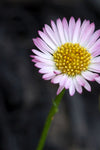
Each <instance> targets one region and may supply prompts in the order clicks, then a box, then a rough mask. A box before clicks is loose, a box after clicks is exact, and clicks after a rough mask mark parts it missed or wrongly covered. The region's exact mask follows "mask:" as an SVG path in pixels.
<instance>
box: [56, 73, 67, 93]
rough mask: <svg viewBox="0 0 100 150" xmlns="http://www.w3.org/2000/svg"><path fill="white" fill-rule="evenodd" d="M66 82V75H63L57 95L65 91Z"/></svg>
mask: <svg viewBox="0 0 100 150" xmlns="http://www.w3.org/2000/svg"><path fill="white" fill-rule="evenodd" d="M65 80H66V75H65V74H64V75H62V77H61V79H60V83H59V88H58V90H57V95H58V94H59V93H60V92H61V91H62V90H63V89H64V86H65Z"/></svg>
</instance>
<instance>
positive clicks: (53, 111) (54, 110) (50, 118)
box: [36, 89, 65, 150]
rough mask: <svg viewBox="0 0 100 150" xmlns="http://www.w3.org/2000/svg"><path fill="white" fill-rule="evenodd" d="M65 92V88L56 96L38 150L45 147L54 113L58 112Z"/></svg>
mask: <svg viewBox="0 0 100 150" xmlns="http://www.w3.org/2000/svg"><path fill="white" fill-rule="evenodd" d="M64 92H65V89H63V90H62V92H61V93H60V94H59V95H57V96H56V97H55V99H54V100H53V105H52V107H51V109H50V111H49V114H48V117H47V119H46V122H45V125H44V129H43V131H42V135H41V138H40V141H39V144H38V146H37V149H36V150H42V149H43V147H44V144H45V140H46V137H47V134H48V131H49V128H50V125H51V122H52V120H53V117H54V115H55V114H56V113H57V112H58V107H59V104H60V101H61V99H62V97H63V95H64Z"/></svg>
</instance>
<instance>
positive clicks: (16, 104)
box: [0, 0, 100, 150]
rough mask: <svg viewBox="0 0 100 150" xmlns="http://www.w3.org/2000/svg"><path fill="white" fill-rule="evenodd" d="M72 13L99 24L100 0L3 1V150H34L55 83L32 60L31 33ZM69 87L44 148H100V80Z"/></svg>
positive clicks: (0, 141)
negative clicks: (83, 86) (76, 90)
mask: <svg viewBox="0 0 100 150" xmlns="http://www.w3.org/2000/svg"><path fill="white" fill-rule="evenodd" d="M71 16H74V17H75V19H78V18H79V17H80V18H81V20H82V21H83V20H84V19H89V20H90V21H91V22H95V24H96V29H99V28H100V0H50V1H49V0H0V150H35V149H36V146H37V143H38V141H39V138H40V135H41V132H42V129H43V125H44V122H45V119H46V117H47V114H48V112H49V110H50V107H51V105H52V99H53V98H54V97H55V93H56V90H57V87H58V86H57V85H52V84H51V83H50V81H44V80H42V78H41V75H40V74H39V73H38V69H37V68H35V67H34V64H33V63H32V62H31V58H30V55H31V54H32V52H31V49H32V48H34V44H33V43H32V38H35V37H37V36H38V35H37V30H41V29H42V27H43V25H44V24H45V23H47V24H49V25H50V20H51V19H52V20H54V21H56V19H57V18H59V17H60V18H63V17H66V18H67V19H68V20H69V18H70V17H71ZM90 84H91V86H92V92H91V93H89V92H87V91H85V90H83V94H82V95H79V94H77V93H76V94H75V95H74V96H73V97H70V96H69V94H68V91H66V93H65V95H64V97H63V100H62V102H61V104H60V108H59V112H58V114H56V116H55V117H54V120H53V122H52V125H51V128H50V132H49V134H48V137H47V140H46V144H45V147H44V150H100V103H99V102H100V100H99V99H100V85H98V84H97V83H90Z"/></svg>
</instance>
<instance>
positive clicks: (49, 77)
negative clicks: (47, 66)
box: [42, 72, 55, 80]
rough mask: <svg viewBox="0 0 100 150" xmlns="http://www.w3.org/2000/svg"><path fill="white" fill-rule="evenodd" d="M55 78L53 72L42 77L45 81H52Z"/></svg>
mask: <svg viewBox="0 0 100 150" xmlns="http://www.w3.org/2000/svg"><path fill="white" fill-rule="evenodd" d="M54 76H55V74H54V73H53V72H50V73H47V74H44V75H43V76H42V79H44V80H50V79H52V78H53V77H54Z"/></svg>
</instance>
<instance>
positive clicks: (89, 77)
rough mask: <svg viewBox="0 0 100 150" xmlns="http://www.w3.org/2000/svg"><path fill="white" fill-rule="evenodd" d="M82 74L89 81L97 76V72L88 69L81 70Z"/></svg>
mask: <svg viewBox="0 0 100 150" xmlns="http://www.w3.org/2000/svg"><path fill="white" fill-rule="evenodd" d="M82 76H83V77H84V78H85V79H87V80H89V81H94V80H95V78H96V77H98V74H96V73H92V72H90V71H84V72H82Z"/></svg>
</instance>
